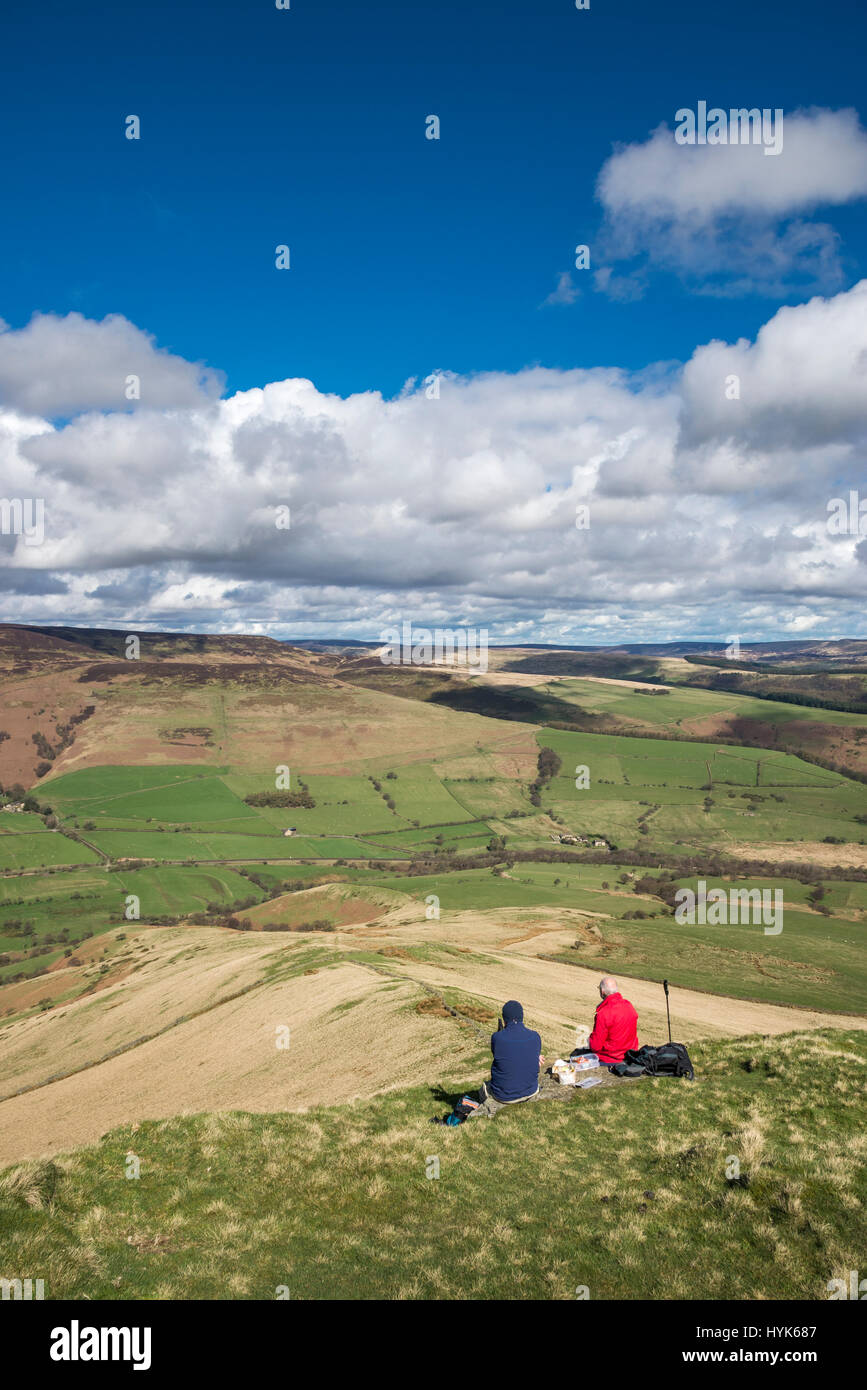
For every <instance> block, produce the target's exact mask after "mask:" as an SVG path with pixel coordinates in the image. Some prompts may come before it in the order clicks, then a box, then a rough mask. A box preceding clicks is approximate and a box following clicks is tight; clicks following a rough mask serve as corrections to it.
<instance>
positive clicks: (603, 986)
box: [599, 975, 617, 999]
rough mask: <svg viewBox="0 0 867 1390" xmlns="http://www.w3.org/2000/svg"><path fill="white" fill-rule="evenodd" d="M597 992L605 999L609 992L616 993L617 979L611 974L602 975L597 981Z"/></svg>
mask: <svg viewBox="0 0 867 1390" xmlns="http://www.w3.org/2000/svg"><path fill="white" fill-rule="evenodd" d="M599 993H600V994H601V995H602V998H603V999H607V998H608V996H609V994H616V993H617V981H616V980H615V978H614V976H613V975H603V976H602V979H601V980H600V981H599Z"/></svg>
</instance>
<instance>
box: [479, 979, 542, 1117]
mask: <svg viewBox="0 0 867 1390" xmlns="http://www.w3.org/2000/svg"><path fill="white" fill-rule="evenodd" d="M491 1052H492V1053H493V1054H494V1060H493V1063H492V1065H491V1079H490V1081H489V1082H484V1081H483V1082H482V1085H481V1087H480V1089H479V1097H480V1099H481V1101H482V1104H481V1105H480V1106H479V1108H478V1110H475V1111H474V1112H473V1118H475V1117H476V1116H478V1115H487V1116H491V1115H495V1114H496V1113H497V1111H498V1110H499V1109H500V1108H501V1106H503V1105H515V1104H516V1103H517V1102H518V1101H521V1100H535V1099H536V1097H537V1096H538V1094H539V1068H540V1066H541V1065H542V1061H543V1058H542V1056H541V1052H542V1039H541V1038H540V1037H539V1034H538V1033H534V1032H533V1030H532V1029H531V1028H525V1027H524V1010H523V1009H522V1008H521V1005H520V1004H519V1003H518V1001H517V999H510V1000H509V1001H508V1003H506V1004H504V1005H503V1017H502V1027H501V1028H499V1029H498V1030H497V1032H496V1033H494V1034H493V1035H492V1037H491Z"/></svg>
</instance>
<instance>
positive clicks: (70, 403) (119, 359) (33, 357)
mask: <svg viewBox="0 0 867 1390" xmlns="http://www.w3.org/2000/svg"><path fill="white" fill-rule="evenodd" d="M131 377H135V378H137V380H138V386H137V387H136V386H135V385H134V384H133V383H129V385H128V382H129V378H131ZM222 389H223V376H222V374H221V373H219V372H215V371H212V370H210V369H209V368H205V367H203V366H202V364H201V363H195V362H187V361H186V360H185V359H184V358H183V357H176V356H174V355H173V354H172V353H169V352H166V351H165V350H164V349H162V348H157V347H156V345H155V342H154V339H153V337H152V335H151V334H150V333H145V332H143V331H142V330H141V329H140V328H137V327H136V326H135V324H133V323H130V321H129V320H128V319H125V318H124V317H123V315H122V314H110V315H108V317H107V318H104V319H103V320H102V322H100V323H97V322H96V321H94V320H93V319H87V318H85V317H84V316H83V315H82V314H78V313H71V314H66V315H65V316H61V315H57V314H34V316H33V318H32V319H31V320H30V322H29V323H28V324H27V325H26V326H25V327H24V328H19V329H12V328H9V326H8V325H7V324H5V323H4V322H3V320H0V404H2V405H5V406H10V407H13V408H18V409H20V410H22V411H25V412H28V413H33V414H36V415H44V416H47V417H49V418H57V417H59V416H63V417H68V416H70V415H76V414H79V413H80V412H82V411H85V410H131V409H135V408H137V407H138V406H139V405H141V406H142V407H144V408H151V409H172V408H175V407H177V408H185V407H188V406H192V405H195V404H197V403H198V402H200V401H202V400H208V399H215V398H216V397H218V396H219V395H220V394H221V392H222ZM136 392H138V395H136V394H135V393H136Z"/></svg>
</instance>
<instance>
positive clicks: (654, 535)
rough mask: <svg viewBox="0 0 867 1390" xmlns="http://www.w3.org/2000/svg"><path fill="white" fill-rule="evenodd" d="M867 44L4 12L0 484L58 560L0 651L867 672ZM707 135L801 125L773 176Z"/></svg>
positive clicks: (560, 9)
mask: <svg viewBox="0 0 867 1390" xmlns="http://www.w3.org/2000/svg"><path fill="white" fill-rule="evenodd" d="M865 38H867V18H865V10H864V7H863V5H861V4H859V3H856V0H827V3H825V4H823V5H821V6H817V5H815V4H813V3H807V0H786V2H785V3H784V0H765V3H762V4H760V5H757V4H756V3H755V2H754V0H731V2H730V3H729V4H727V5H725V6H716V7H710V6H704V7H694V8H693V9H692V10H691V11H688V12H687V11H685V10H684V8H683V7H677V6H673V5H670V6H659V5H652V4H649V3H647V0H643V3H640V2H639V0H591V8H590V10H589V11H578V10H576V9H575V6H574V3H573V0H533V3H526V4H518V3H515V0H497V2H496V3H495V0H462V3H454V2H453V0H444V3H441V4H437V5H435V6H421V5H409V4H406V3H400V4H398V3H385V2H384V0H372V2H371V3H365V4H358V3H356V4H347V3H324V2H323V0H319V3H316V4H314V3H312V0H292V7H291V9H290V10H288V11H284V10H278V9H277V8H276V6H275V5H273V4H271V3H268V0H256V3H251V0H245V3H243V4H242V3H232V4H227V3H213V4H204V3H197V4H195V5H193V4H185V3H183V0H181V3H177V2H175V3H171V4H168V3H165V4H148V5H145V6H139V7H136V6H124V5H117V4H115V3H112V4H109V3H99V4H95V3H87V0H85V3H83V4H80V5H77V6H70V5H68V4H61V3H59V0H47V3H44V4H40V5H38V6H33V7H26V6H16V7H14V8H12V7H7V8H6V10H5V12H4V13H3V14H2V16H0V53H2V60H0V61H2V64H3V68H2V82H0V119H2V124H3V130H4V139H3V140H2V141H0V169H2V188H3V199H4V216H3V217H2V218H0V258H2V266H3V271H4V274H3V276H2V281H0V477H2V490H3V493H4V495H5V497H6V498H7V499H8V498H20V499H26V498H31V499H42V501H43V502H44V508H45V524H44V528H43V533H41V534H40V536H39V537H38V539H37V538H36V536H35V534H30V535H29V536H25V535H24V533H23V531H22V530H21V528H20V527H19V528H18V530H17V531H16V530H13V531H9V530H8V529H5V530H2V532H0V596H2V605H0V618H6V620H8V621H18V622H39V621H41V622H56V621H73V622H78V623H82V624H97V625H98V624H102V625H106V626H115V627H117V626H122V625H124V624H128V625H134V626H142V627H160V626H161V627H167V628H168V627H174V628H188V629H197V630H246V631H251V630H252V631H262V632H269V633H272V634H274V635H279V636H286V637H292V636H293V635H294V636H301V635H331V634H335V633H342V634H344V635H346V636H354V637H361V638H372V637H373V638H375V637H377V636H378V635H379V633H380V631H381V630H383V629H384V628H386V627H390V626H392V625H393V624H395V623H399V622H401V621H403V620H404V619H406V618H411V619H412V620H413V621H415V622H417V623H418V624H419V625H423V626H429V627H430V626H435V625H437V624H442V625H448V626H454V625H459V624H466V625H476V626H482V625H484V626H487V627H488V629H489V630H490V634H491V639H490V640H491V641H498V642H506V641H511V640H515V641H517V640H521V639H524V640H527V641H551V642H556V641H562V642H573V643H586V642H610V641H615V640H623V641H631V642H640V641H663V640H669V639H670V640H674V639H683V638H691V637H712V638H714V639H716V640H720V639H722V638H725V639H726V640H727V639H728V637H729V636H730V635H731V634H734V633H737V634H739V635H740V636H741V639H742V640H744V641H749V640H751V639H754V640H769V639H779V638H787V637H788V638H792V637H830V636H834V635H850V636H857V635H862V636H867V619H865V617H864V614H865V602H864V600H865V597H867V514H865V516H864V517H863V524H862V519H859V517H858V516H857V515H856V516H855V521H854V523H853V525H852V526H850V527H849V529H848V530H846V531H844V532H832V531H831V530H829V526H828V522H827V518H828V512H829V508H830V507H831V505H832V504H833V499H835V498H839V497H841V496H846V497H847V498H848V497H849V494H850V492H852V491H853V490H857V489H860V490H861V491H860V493H859V494H858V496H859V498H860V497H861V496H863V497H864V498H865V502H867V470H865V467H864V459H865V450H867V405H865V402H867V278H865V277H867V252H865V248H867V236H865V232H867V130H865V121H867V109H865V107H867V102H865V97H864V92H865V87H864V76H863V55H864V52H865ZM700 101H706V102H707V103H708V104H709V105H710V106H716V107H719V108H722V110H723V111H728V110H730V109H732V108H736V107H745V108H760V109H768V110H771V111H773V110H776V109H780V110H782V111H783V112H784V114H785V142H784V148H783V149H782V151H781V153H780V154H779V156H778V157H775V156H771V157H766V156H765V154H764V153H763V150H762V149H761V148H756V147H750V146H745V145H737V143H736V142H732V143H729V144H727V145H726V146H725V147H724V148H711V147H710V146H709V145H706V146H703V147H701V148H697V147H692V148H688V147H684V146H681V145H678V144H677V142H676V141H675V139H674V127H675V124H676V115H675V113H676V112H677V111H678V110H679V109H681V108H690V109H695V108H696V107H697V104H698V103H699V102H700ZM130 115H135V116H138V117H139V118H140V121H141V138H140V139H139V140H128V139H126V138H125V122H126V118H127V117H128V116H130ZM430 115H436V116H437V117H438V118H439V120H440V123H441V130H440V139H439V140H428V139H426V138H425V122H426V118H427V117H428V116H430ZM281 244H286V245H288V246H289V247H290V253H291V269H289V270H286V271H282V270H278V269H276V267H275V250H276V248H277V246H278V245H281ZM579 244H586V245H588V246H589V247H590V267H589V269H584V270H579V269H577V268H575V266H574V254H575V248H576V246H577V245H579ZM432 374H442V375H441V378H440V380H441V385H442V390H441V392H439V391H438V393H437V395H436V396H435V397H433V398H430V397H429V396H428V395H427V393H426V381H427V380H428V379H429V378H430V377H431V375H432ZM133 377H134V378H135V380H136V381H138V382H139V384H140V388H141V394H140V396H133V397H130V396H129V394H128V383H129V381H130V380H132V379H133ZM732 381H737V383H738V385H737V392H736V394H734V395H732V394H731V393H730V390H729V385H728V384H727V383H731V382H732ZM310 383H312V384H310ZM203 503H204V505H203ZM585 505H586V506H588V507H589V514H590V517H591V524H590V525H589V526H588V528H587V529H585V530H579V529H577V528H576V525H575V518H576V511H577V509H578V508H580V507H581V506H585ZM281 506H282V507H289V508H290V511H291V527H289V528H287V529H281V528H280V527H279V526H278V525H277V524H276V523H275V516H276V515H277V513H278V509H279V508H280V507H281ZM855 510H856V513H857V503H856V509H855ZM865 513H867V506H865ZM4 525H5V523H4Z"/></svg>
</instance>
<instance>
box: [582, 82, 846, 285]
mask: <svg viewBox="0 0 867 1390" xmlns="http://www.w3.org/2000/svg"><path fill="white" fill-rule="evenodd" d="M782 137H783V139H782V149H781V150H780V152H779V154H777V155H772V156H770V157H769V156H768V154H767V153H766V150H765V147H764V146H763V144H761V143H749V144H746V143H745V144H741V143H723V144H679V143H677V141H676V140H675V132H674V129H673V128H670V127H669V126H667V125H665V124H663V125H660V126H659V127H658V128H657V129H656V130H655V131H654V132H653V133H652V135H651V136H650V138H649V139H648V140H646V141H644V142H641V143H636V144H632V145H626V146H624V147H622V148H620V149H617V150H616V151H615V152H614V154H612V155H611V157H610V158H609V159H608V160H607V161H606V163H605V164H604V165H603V167H602V169H601V171H600V174H599V178H598V181H597V188H596V194H597V197H598V199H599V201H600V202H601V204H602V206H603V208H604V210H605V223H604V226H603V231H602V236H601V240H600V244H599V250H600V253H601V257H602V260H603V261H604V264H603V265H602V266H601V267H600V271H599V273H598V274H597V277H596V284H597V287H598V288H600V289H603V290H605V291H606V292H608V293H611V294H612V296H613V297H619V298H626V297H635V296H636V295H638V294H640V293H641V292H642V290H643V284H644V275H645V273H646V270H647V268H648V267H653V268H656V269H662V270H666V271H669V272H672V273H674V274H677V275H678V276H680V277H681V278H682V279H683V280H684V281H686V282H687V283H688V284H689V285H690V287H691V288H693V289H695V290H697V291H700V292H703V293H706V294H717V295H734V294H745V293H749V292H754V293H755V292H759V293H764V294H769V295H776V296H784V295H786V294H788V293H791V292H792V291H800V292H804V291H806V292H814V291H816V290H820V291H825V292H827V291H830V290H834V289H837V288H839V286H840V285H841V284H842V280H843V273H842V269H841V264H840V247H839V240H838V236H837V234H836V232H835V231H834V229H833V228H832V227H831V226H830V225H828V224H827V223H826V222H823V221H814V220H811V219H810V218H809V217H808V214H810V213H812V212H814V211H815V210H816V209H817V208H820V207H831V206H840V205H842V204H846V203H849V202H852V201H854V200H855V199H859V198H863V197H865V196H867V132H865V131H864V130H863V128H862V127H861V126H860V124H859V121H858V116H857V113H856V112H855V111H852V110H843V111H829V110H825V109H817V108H813V109H810V110H807V111H796V112H794V113H793V114H792V115H785V114H784V117H783V124H782ZM598 259H599V258H598V257H597V260H598ZM626 262H632V263H633V264H630V265H629V266H625V264H624V263H626ZM618 265H620V266H621V269H620V270H619V271H615V267H616V266H618Z"/></svg>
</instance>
